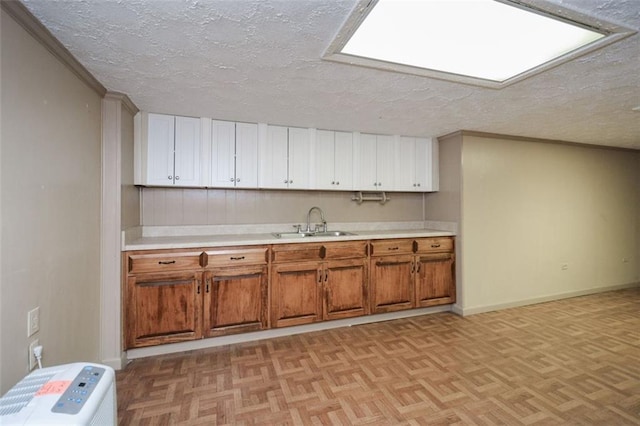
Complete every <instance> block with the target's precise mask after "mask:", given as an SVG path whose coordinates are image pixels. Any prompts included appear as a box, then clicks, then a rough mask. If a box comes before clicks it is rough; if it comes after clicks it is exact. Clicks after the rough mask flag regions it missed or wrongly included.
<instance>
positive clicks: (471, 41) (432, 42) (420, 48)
mask: <svg viewBox="0 0 640 426" xmlns="http://www.w3.org/2000/svg"><path fill="white" fill-rule="evenodd" d="M360 5H361V6H359V7H357V8H356V12H354V15H352V17H351V19H350V20H349V21H347V24H346V25H345V28H343V31H341V32H340V34H339V35H338V37H337V38H336V40H335V41H334V43H333V44H332V46H330V48H329V50H328V51H327V54H326V55H325V58H326V59H332V60H338V61H341V62H348V63H351V64H357V65H365V66H372V67H375V68H383V69H390V70H394V71H400V72H409V73H413V74H423V75H428V76H434V77H439V78H445V79H453V80H456V81H460V82H467V83H472V84H473V83H476V84H477V83H479V84H480V85H488V86H489V87H502V86H504V85H506V84H508V83H511V82H514V81H516V79H518V80H519V77H526V76H528V75H531V74H532V71H535V72H539V71H540V70H542V69H544V68H545V67H546V68H550V67H551V66H555V65H557V64H558V63H561V62H563V61H567V60H569V59H572V58H573V57H576V56H578V55H579V54H584V53H585V52H586V51H590V50H593V49H595V48H597V47H601V46H602V45H604V44H605V43H603V42H604V41H605V39H606V38H607V36H608V35H609V33H608V32H607V31H605V30H601V29H598V28H595V27H594V26H592V25H587V24H581V23H580V24H579V23H577V22H575V21H574V20H570V19H567V18H564V17H563V18H558V17H556V16H552V15H550V14H549V13H546V12H542V11H540V10H535V11H534V10H531V9H528V8H525V7H524V6H522V5H521V4H517V5H516V4H514V3H512V2H510V1H508V0H503V1H496V0H377V1H375V0H374V1H373V2H371V3H368V4H364V3H361V4H360ZM608 43H609V42H607V43H606V44H608ZM588 47H592V48H593V49H590V50H588V49H587V48H588ZM447 75H448V76H449V77H447Z"/></svg>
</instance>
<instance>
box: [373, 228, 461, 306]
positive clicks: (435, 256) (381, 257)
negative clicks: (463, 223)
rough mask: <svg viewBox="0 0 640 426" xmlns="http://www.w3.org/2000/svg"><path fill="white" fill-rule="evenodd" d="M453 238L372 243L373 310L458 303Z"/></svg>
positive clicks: (392, 240)
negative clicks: (456, 300)
mask: <svg viewBox="0 0 640 426" xmlns="http://www.w3.org/2000/svg"><path fill="white" fill-rule="evenodd" d="M454 259H455V255H454V252H453V238H449V237H447V238H442V237H440V238H420V239H395V240H394V239H391V240H378V241H372V242H371V293H372V298H371V312H372V313H384V312H393V311H399V310H404V309H411V308H420V307H427V306H435V305H442V304H448V303H454V302H455V269H454V268H455V267H454Z"/></svg>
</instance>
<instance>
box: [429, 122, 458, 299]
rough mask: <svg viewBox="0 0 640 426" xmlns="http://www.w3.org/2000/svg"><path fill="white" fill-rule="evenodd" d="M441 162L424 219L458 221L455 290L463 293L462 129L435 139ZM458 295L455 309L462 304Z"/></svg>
mask: <svg viewBox="0 0 640 426" xmlns="http://www.w3.org/2000/svg"><path fill="white" fill-rule="evenodd" d="M438 141H439V151H440V154H439V162H440V190H439V191H438V192H434V193H430V194H426V195H425V208H424V215H425V220H428V221H440V222H453V223H456V224H457V225H458V232H457V236H456V240H455V249H456V294H457V295H459V296H460V295H462V294H463V290H462V282H463V278H464V277H463V275H462V274H463V269H462V264H463V262H464V258H463V257H462V244H463V239H464V235H463V234H462V233H461V232H460V219H461V215H462V133H459V132H458V133H455V134H452V135H449V136H445V137H442V138H439V139H438ZM459 296H458V298H457V299H458V300H457V303H456V304H455V310H456V312H460V311H459V309H458V307H459V306H460V305H461V301H460V297H459Z"/></svg>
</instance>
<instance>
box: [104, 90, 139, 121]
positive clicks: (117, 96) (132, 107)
mask: <svg viewBox="0 0 640 426" xmlns="http://www.w3.org/2000/svg"><path fill="white" fill-rule="evenodd" d="M104 98H105V99H113V100H116V101H120V102H122V105H123V106H124V107H125V108H126V109H127V111H129V112H130V113H131V115H136V114H137V113H138V112H139V111H140V110H139V109H138V107H137V106H136V104H134V103H133V101H132V100H131V98H129V96H127V94H126V93H120V92H111V91H109V92H107V93H106V94H105V95H104Z"/></svg>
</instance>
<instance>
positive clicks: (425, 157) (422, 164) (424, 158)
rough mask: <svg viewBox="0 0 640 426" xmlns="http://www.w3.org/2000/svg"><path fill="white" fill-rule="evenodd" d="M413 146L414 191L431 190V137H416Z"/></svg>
mask: <svg viewBox="0 0 640 426" xmlns="http://www.w3.org/2000/svg"><path fill="white" fill-rule="evenodd" d="M415 147H416V148H415V152H416V155H415V157H414V158H415V161H414V164H415V166H414V176H415V182H414V183H413V184H414V185H415V187H414V188H415V189H414V191H420V192H424V191H432V189H431V188H432V187H433V185H432V182H433V179H432V170H433V164H432V160H431V151H432V150H431V139H426V138H416V140H415Z"/></svg>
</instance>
